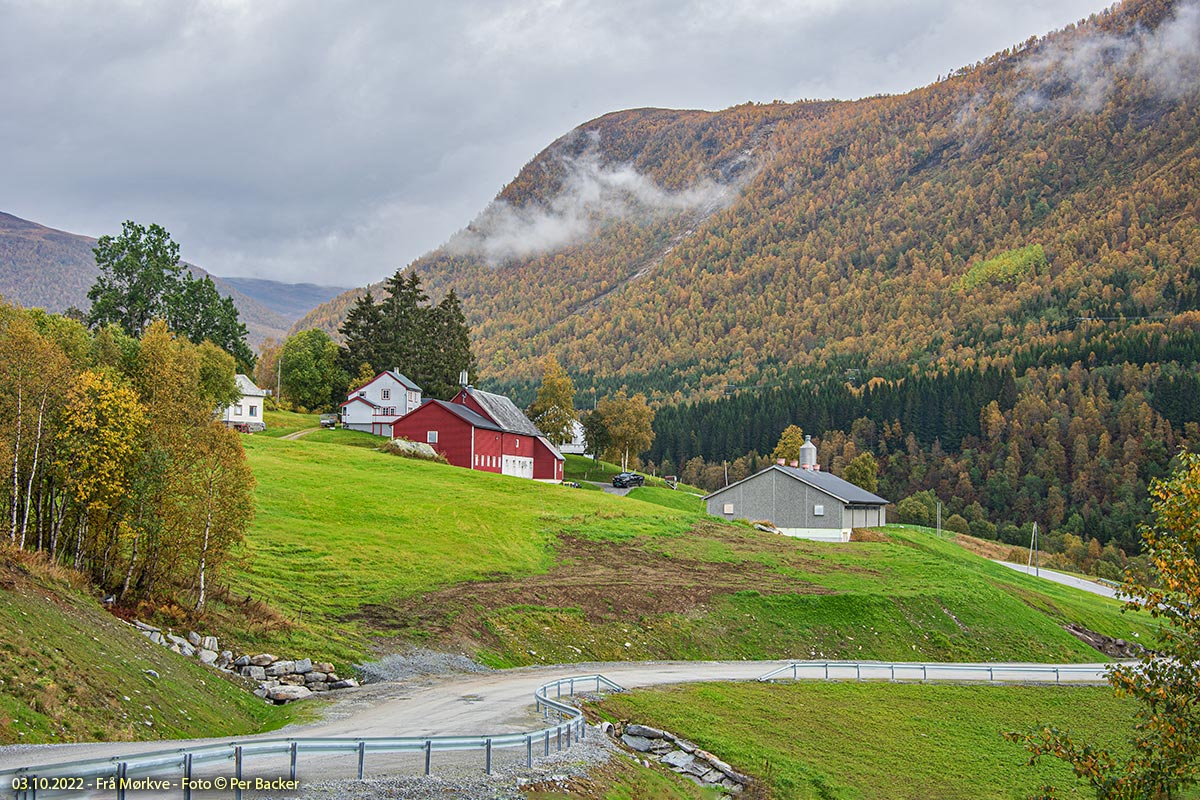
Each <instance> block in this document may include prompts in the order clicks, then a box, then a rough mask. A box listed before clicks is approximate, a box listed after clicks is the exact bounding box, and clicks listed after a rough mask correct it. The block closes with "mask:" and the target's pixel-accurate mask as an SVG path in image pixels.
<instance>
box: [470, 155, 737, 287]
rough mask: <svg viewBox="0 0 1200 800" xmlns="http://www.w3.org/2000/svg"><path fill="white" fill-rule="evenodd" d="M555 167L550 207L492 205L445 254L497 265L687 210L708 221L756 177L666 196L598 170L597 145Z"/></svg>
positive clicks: (646, 181) (609, 168)
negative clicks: (615, 226) (623, 222)
mask: <svg viewBox="0 0 1200 800" xmlns="http://www.w3.org/2000/svg"><path fill="white" fill-rule="evenodd" d="M559 161H560V164H561V166H562V169H563V181H562V189H561V190H560V191H559V192H558V193H557V194H556V195H555V196H554V197H553V198H551V200H550V201H549V203H546V204H541V203H534V204H531V205H528V206H521V207H518V206H514V205H512V204H511V203H508V202H507V201H505V200H503V199H500V200H494V201H493V202H491V203H489V204H488V206H487V208H485V209H484V211H483V213H482V214H480V215H479V216H478V217H477V218H476V219H475V220H474V221H473V222H472V223H471V224H470V226H469V227H467V228H466V229H465V230H463V231H460V232H459V233H457V234H455V235H454V236H453V237H452V238H451V239H450V241H449V243H448V244H447V248H448V249H449V250H450V252H452V253H460V254H466V253H469V254H473V255H477V256H481V257H483V258H484V259H486V260H487V261H488V262H489V263H491V264H493V265H495V264H498V263H500V262H502V261H504V260H507V259H510V258H525V257H529V256H532V255H536V254H539V253H545V252H550V251H554V250H559V249H562V248H564V247H566V246H568V245H573V244H578V243H580V242H583V241H586V240H587V239H588V238H590V237H591V236H593V235H594V234H595V233H596V232H597V231H598V230H599V229H600V228H601V227H602V226H603V225H604V224H605V223H606V222H609V221H612V220H615V219H629V218H635V219H640V220H648V219H650V218H652V217H654V216H657V215H662V214H671V213H678V212H685V211H693V212H698V213H700V214H701V215H706V214H710V213H712V212H713V211H716V210H717V209H719V208H724V207H725V206H727V205H729V204H730V203H731V202H733V200H734V198H736V197H737V194H738V191H739V190H740V188H741V186H742V185H744V183H745V181H746V180H747V179H748V177H749V176H750V173H751V172H752V171H753V170H746V171H745V172H744V174H743V175H742V176H741V177H740V178H739V180H738V181H737V182H736V183H717V182H715V181H713V180H711V179H705V180H703V181H700V182H698V183H696V184H694V185H693V186H690V187H688V188H687V189H683V190H681V191H678V192H671V191H667V190H665V189H663V188H662V187H660V186H658V185H657V184H656V183H655V182H654V181H653V179H651V178H649V177H647V176H645V175H642V174H641V173H639V172H638V171H637V170H636V169H634V167H633V166H632V165H630V164H617V165H604V164H602V163H601V160H600V154H599V151H598V149H597V147H596V146H595V142H593V145H592V146H591V147H590V148H589V149H588V150H586V151H585V152H584V153H583V154H582V155H580V156H578V157H572V158H567V157H564V156H559Z"/></svg>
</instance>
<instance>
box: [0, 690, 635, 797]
mask: <svg viewBox="0 0 1200 800" xmlns="http://www.w3.org/2000/svg"><path fill="white" fill-rule="evenodd" d="M577 689H580V690H585V691H586V690H593V689H594V691H596V692H600V691H614V692H620V691H624V689H623V688H622V687H621V686H619V685H618V684H616V683H614V682H613V681H611V680H609V679H608V678H606V677H604V676H603V675H582V676H574V677H570V678H561V679H559V680H556V681H551V682H550V683H547V684H544V685H542V686H540V687H538V688H537V690H536V691H534V693H533V697H534V705H535V708H536V710H537V711H540V712H542V717H543V718H544V719H550V718H551V716H552V715H553V716H554V718H555V719H557V722H556V723H554V724H550V725H547V726H546V727H544V728H539V729H538V730H536V731H527V732H524V733H500V734H479V735H477V736H423V737H363V738H334V737H326V738H287V739H247V740H243V741H236V740H235V741H231V742H221V743H218V744H205V745H194V746H189V747H180V748H176V749H173V750H159V751H155V752H150V753H140V754H135V755H128V756H113V757H111V758H103V759H92V760H88V761H70V762H63V763H57V764H43V765H37V766H28V767H17V768H16V769H7V770H0V787H4V790H6V791H11V792H12V795H11V796H12V797H13V798H15V800H36V798H37V796H38V794H39V792H40V793H41V794H42V795H43V796H46V795H47V794H51V793H61V792H64V791H67V792H78V791H83V790H85V789H86V790H92V789H94V788H95V786H96V784H95V781H96V780H97V779H111V780H112V781H113V785H112V789H113V790H114V791H115V792H116V796H117V798H118V800H125V796H126V791H127V788H128V787H127V783H126V782H127V781H128V780H129V779H130V778H131V777H132V776H135V775H143V776H145V775H160V774H165V773H174V774H177V775H178V776H179V778H180V783H179V786H180V790H181V792H182V795H183V797H184V799H185V800H190V798H191V795H192V791H193V790H196V791H208V790H211V789H213V788H216V789H225V788H228V789H232V790H233V794H234V797H235V798H236V800H241V797H242V786H241V784H242V782H243V781H244V778H243V775H244V772H243V770H244V767H245V764H246V762H247V760H249V759H253V758H254V757H256V756H266V755H274V756H281V755H286V756H287V757H288V762H289V770H288V774H289V780H291V781H294V780H296V775H297V767H298V763H299V760H300V756H301V755H302V754H304V753H346V754H348V755H351V756H354V757H356V758H357V761H358V779H359V780H362V779H363V776H364V775H365V774H366V760H367V754H368V753H421V754H424V757H425V758H424V761H425V774H426V775H429V774H430V773H431V772H432V769H433V754H434V753H435V752H451V751H462V750H482V751H484V753H485V756H484V759H485V760H484V770H485V771H486V772H487V773H488V774H489V775H490V774H491V772H492V751H493V750H497V749H506V748H516V747H524V748H525V763H526V766H533V758H534V751H535V750H536V751H538V752H539V753H540V754H541V755H543V756H548V755H550V751H551V747H553V748H554V749H555V750H556V751H558V750H562V749H563V747H564V744H565V746H566V747H568V748H569V747H570V746H571V744H572V742H573V741H578V740H580V739H583V738H585V736H586V735H587V724H586V722H585V721H584V718H583V712H581V711H580V710H579V709H577V708H575V706H573V705H571V704H570V703H567V702H564V701H563V700H562V697H563V695H564V690H565V692H566V696H568V697H571V696H574V694H575V692H576V690H577ZM552 693H553V694H554V696H553V697H551V694H552ZM230 761H232V762H233V776H232V779H225V780H224V784H223V785H218V786H215V787H214V786H213V781H212V780H208V779H206V780H207V783H206V782H205V781H201V780H199V779H198V778H196V777H195V775H194V769H195V768H196V767H197V766H199V765H203V764H213V763H221V762H230Z"/></svg>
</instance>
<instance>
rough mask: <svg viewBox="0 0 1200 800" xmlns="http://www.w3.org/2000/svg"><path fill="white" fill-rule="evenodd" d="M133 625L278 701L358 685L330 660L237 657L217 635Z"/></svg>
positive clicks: (155, 640)
mask: <svg viewBox="0 0 1200 800" xmlns="http://www.w3.org/2000/svg"><path fill="white" fill-rule="evenodd" d="M133 626H134V627H135V628H137V630H138V631H139V632H140V633H141V634H142V635H144V636H145V637H146V638H148V639H149V640H150V641H152V642H154V643H155V644H161V645H162V646H163V647H166V648H168V649H170V650H171V652H173V653H179V654H180V655H181V656H184V657H185V658H195V659H196V660H197V661H199V662H200V663H201V664H206V665H207V666H210V667H212V668H213V669H218V670H220V671H222V672H228V673H231V674H235V675H241V676H242V677H243V678H248V679H249V680H251V681H254V682H255V683H257V684H258V688H256V689H255V690H254V694H256V695H257V696H259V697H262V698H264V699H266V700H270V701H272V702H274V703H276V704H283V703H289V702H291V701H293V700H303V699H304V698H305V697H311V696H312V695H313V694H315V693H318V692H328V691H330V690H333V689H351V688H353V687H356V686H358V681H356V680H355V679H354V678H339V677H338V676H337V674H336V673H335V672H334V670H333V664H330V663H329V662H326V661H318V662H316V663H314V662H313V661H312V660H311V659H308V658H301V659H294V660H290V661H289V660H285V659H281V658H279V657H278V656H275V655H271V654H270V653H258V654H257V655H249V654H243V655H240V656H237V657H236V658H235V657H234V655H233V651H232V650H221V649H220V645H219V642H218V641H217V637H215V636H201V635H200V634H198V633H196V632H195V631H188V634H187V636H186V637H185V636H178V635H176V634H174V633H171V632H169V631H168V632H167V633H163V631H162V630H161V629H160V628H156V627H154V626H153V625H147V624H146V623H144V622H138V621H137V620H134V621H133Z"/></svg>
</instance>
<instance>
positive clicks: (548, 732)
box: [543, 730, 550, 756]
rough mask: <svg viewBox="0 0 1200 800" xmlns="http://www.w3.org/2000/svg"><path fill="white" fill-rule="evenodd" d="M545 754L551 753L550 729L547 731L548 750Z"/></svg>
mask: <svg viewBox="0 0 1200 800" xmlns="http://www.w3.org/2000/svg"><path fill="white" fill-rule="evenodd" d="M543 755H547V756H548V755H550V731H549V730H547V731H546V752H545V753H544V754H543Z"/></svg>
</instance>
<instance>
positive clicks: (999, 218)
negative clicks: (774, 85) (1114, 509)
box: [296, 0, 1200, 403]
mask: <svg viewBox="0 0 1200 800" xmlns="http://www.w3.org/2000/svg"><path fill="white" fill-rule="evenodd" d="M1198 17H1200V14H1197V13H1195V9H1194V7H1193V4H1191V3H1183V2H1180V3H1175V2H1167V1H1166V0H1127V2H1125V3H1123V4H1121V5H1120V6H1118V7H1116V8H1115V9H1113V10H1110V11H1108V12H1105V13H1102V14H1097V15H1093V16H1092V17H1091V18H1089V19H1088V20H1085V21H1083V22H1081V23H1080V24H1078V25H1074V26H1068V27H1067V28H1065V29H1063V30H1061V31H1057V32H1054V33H1052V34H1049V35H1047V36H1042V37H1033V38H1031V39H1029V40H1027V41H1026V42H1024V43H1022V44H1020V45H1017V46H1015V47H1013V48H1009V49H1007V50H1005V51H1002V52H1000V53H997V54H995V55H993V56H991V57H990V58H988V59H986V60H984V61H982V62H979V63H978V64H975V65H972V66H969V67H965V68H963V69H960V70H956V71H955V72H954V73H953V74H952V75H951V76H950V77H948V78H947V79H945V80H942V81H939V82H937V83H934V84H930V85H929V86H925V87H921V88H919V89H916V90H913V91H912V92H909V93H906V94H903V95H889V96H880V97H871V98H865V99H862V100H856V101H830V102H820V103H817V102H802V103H772V104H764V105H756V104H745V105H741V106H735V107H733V108H730V109H726V110H724V111H719V112H696V111H671V110H665V109H641V110H629V111H621V112H614V113H612V114H607V115H604V116H602V117H599V118H597V119H595V120H592V121H590V122H587V123H584V124H583V125H581V126H579V127H578V128H577V129H575V130H574V131H571V132H569V133H568V134H567V135H565V136H564V137H561V138H560V139H559V140H557V141H556V142H554V143H552V144H551V145H550V146H549V147H547V148H546V149H545V150H543V151H542V152H541V153H539V154H538V155H537V156H536V157H535V158H534V159H532V160H531V161H530V163H529V164H527V165H526V166H525V167H524V168H523V169H522V170H521V171H520V172H519V173H518V175H517V176H516V177H515V178H514V179H513V181H512V182H511V183H509V184H508V185H507V186H505V187H504V188H503V189H502V190H501V191H500V193H499V194H498V195H497V198H496V200H495V201H494V202H493V203H492V204H491V205H490V206H489V207H488V209H485V211H484V212H483V213H481V215H480V216H479V217H478V218H477V219H476V220H475V221H473V222H472V223H471V224H470V225H468V226H467V227H466V228H465V229H464V231H463V232H460V234H457V235H456V236H455V237H452V238H451V240H450V241H449V242H448V243H447V244H446V245H444V246H443V247H441V248H439V249H437V250H435V251H433V252H432V253H430V254H427V255H426V256H423V257H421V258H419V259H417V260H416V261H414V262H413V264H412V265H410V266H411V268H412V269H415V270H417V271H418V273H420V274H421V276H422V278H423V280H424V282H425V285H426V287H427V290H428V291H429V293H430V294H431V295H432V296H434V297H435V298H436V297H437V296H438V295H440V294H441V293H443V292H445V291H448V290H449V289H451V288H453V289H454V290H455V291H456V293H457V294H458V296H459V297H460V299H461V300H462V303H463V308H464V310H465V312H466V313H467V316H468V320H469V321H470V322H471V323H472V325H473V328H474V331H475V335H476V348H477V354H478V356H479V361H480V367H481V374H483V375H485V376H487V377H489V378H491V379H493V380H495V381H496V382H497V383H498V384H500V385H503V386H507V387H511V388H515V389H517V390H519V391H527V389H528V387H529V385H530V384H531V382H532V381H534V380H536V376H537V374H538V371H537V361H538V359H539V358H540V357H541V355H543V354H544V353H546V352H550V351H553V352H555V353H556V355H557V356H558V358H559V360H560V362H562V363H564V365H565V366H566V367H567V368H568V369H569V370H570V371H571V372H572V374H573V376H574V377H575V379H576V385H577V386H580V387H581V388H584V389H585V390H586V388H588V387H596V388H597V389H598V390H600V391H604V390H611V389H615V388H617V387H619V386H621V385H626V386H628V387H629V388H631V389H634V390H642V391H647V392H648V393H650V394H651V395H653V396H655V397H656V398H657V399H658V400H659V401H660V402H667V403H669V402H674V401H677V400H679V399H682V398H684V397H701V396H712V395H714V394H716V393H719V392H721V391H724V389H723V388H722V387H724V386H726V385H729V384H733V385H739V386H741V385H755V384H759V385H768V384H772V383H777V382H779V381H781V380H784V379H790V378H794V377H795V376H797V375H799V374H803V373H805V372H809V371H812V370H818V371H823V372H828V371H830V370H838V369H845V368H866V370H867V372H869V373H876V372H878V371H879V370H885V371H886V370H893V371H901V372H903V371H904V370H908V369H911V368H913V367H914V366H915V367H916V368H918V369H923V370H924V369H934V370H944V369H950V368H955V367H963V366H987V365H989V364H991V363H993V362H995V363H998V364H1003V363H1005V362H1006V360H1007V359H1008V351H1009V350H1010V348H1011V345H1012V343H1013V342H1014V341H1016V340H1020V341H1030V342H1041V343H1045V344H1052V343H1054V342H1055V341H1057V338H1058V336H1057V332H1056V326H1058V325H1060V324H1061V323H1062V321H1063V320H1066V319H1069V318H1072V317H1080V316H1125V317H1131V316H1141V315H1146V314H1151V315H1154V314H1157V315H1165V316H1167V317H1171V316H1173V315H1174V314H1175V313H1178V312H1180V311H1186V310H1187V309H1184V308H1177V307H1176V304H1175V303H1174V300H1173V298H1175V297H1178V296H1179V295H1180V294H1186V293H1187V292H1188V291H1190V289H1189V287H1190V281H1191V278H1189V277H1188V275H1187V274H1186V270H1185V269H1184V268H1183V267H1182V266H1181V265H1182V264H1186V263H1188V262H1189V261H1193V260H1194V259H1195V258H1196V257H1197V255H1198V254H1200V242H1198V241H1197V236H1196V225H1195V220H1196V218H1197V195H1196V191H1195V188H1194V187H1195V186H1196V185H1197V184H1196V180H1195V177H1196V176H1197V175H1198V174H1200V154H1198V152H1197V148H1196V146H1195V144H1194V143H1195V142H1196V141H1197V140H1200V118H1198V115H1197V111H1196V106H1197V96H1198V91H1197V86H1198V85H1200V79H1198V77H1200V76H1198V75H1197V67H1196V64H1197V58H1196V55H1195V52H1194V51H1195V46H1194V44H1193V45H1191V49H1189V50H1187V51H1186V52H1176V51H1173V50H1172V49H1171V47H1172V46H1173V45H1172V44H1171V43H1172V42H1173V41H1176V39H1181V40H1183V41H1185V42H1186V41H1189V36H1190V34H1191V33H1193V32H1196V33H1197V36H1200V30H1197V28H1200V26H1198V25H1197V23H1196V20H1197V18H1198ZM1181 34H1186V35H1181ZM1195 39H1196V37H1191V41H1193V42H1194V41H1195ZM1093 52H1100V53H1101V56H1100V57H1096V58H1092V60H1090V61H1089V60H1088V58H1090V56H1089V54H1090V53H1093ZM1164 75H1172V76H1174V78H1176V79H1178V80H1176V82H1175V83H1174V84H1171V85H1168V82H1167V81H1166V80H1165V79H1164V77H1163V76H1164ZM747 151H749V153H750V155H748V156H747ZM738 158H742V159H744V160H749V161H750V162H751V163H752V165H753V170H752V174H749V175H748V176H747V178H746V180H745V183H744V184H741V185H737V186H736V191H733V192H730V193H729V195H728V196H727V198H726V202H724V203H723V204H722V205H721V206H720V207H719V208H717V209H716V210H715V211H713V213H711V214H709V215H707V216H706V217H705V218H704V219H703V220H702V221H700V222H699V223H698V224H697V225H696V226H695V230H694V231H692V232H691V234H690V235H688V236H685V237H683V238H682V239H681V240H680V241H679V242H678V243H677V244H676V245H675V246H674V247H673V248H672V249H670V250H669V251H668V247H671V243H672V241H673V239H674V238H675V237H678V236H679V235H680V234H681V233H683V232H684V231H687V230H689V228H690V226H689V225H688V224H687V216H688V214H689V213H691V212H692V211H693V210H694V208H695V206H689V205H688V204H687V203H686V202H684V200H685V199H686V198H687V196H688V192H693V191H696V190H697V187H703V186H705V185H711V186H716V187H718V188H720V187H726V188H728V187H729V186H731V184H730V183H729V182H723V181H722V177H723V175H722V167H723V166H727V165H728V164H730V163H734V161H735V160H736V159H738ZM639 180H640V181H643V182H644V183H646V184H652V186H653V187H654V189H653V191H657V194H653V191H652V190H651V189H648V188H647V187H646V185H644V184H643V183H639V182H638V181H639ZM706 181H707V182H708V184H706V183H705V182H706ZM581 187H582V188H581ZM583 189H596V193H594V194H596V195H597V196H599V197H600V200H599V201H594V202H591V204H590V205H589V204H588V203H587V202H583V203H575V202H574V201H575V200H576V199H578V197H581V196H584V195H585V194H586V193H585V192H584V191H583ZM609 190H611V191H612V193H613V194H614V195H615V196H616V197H617V201H615V208H616V209H617V211H616V213H609V212H611V211H612V209H613V207H614V202H610V200H611V198H607V197H606V195H605V194H604V193H605V192H606V191H609ZM564 198H565V199H564ZM647 198H649V203H650V205H651V206H654V203H655V202H657V203H658V206H657V207H654V208H652V212H653V213H642V210H641V208H640V207H639V206H638V204H639V203H642V205H645V203H644V202H643V201H646V199H647ZM585 199H586V198H585ZM631 209H633V210H632V211H631ZM663 209H665V211H664V210H663ZM635 211H636V212H637V213H634V212H635ZM660 212H661V213H660ZM497 220H499V221H500V222H501V223H504V224H506V225H507V227H503V226H501V227H499V228H496V227H493V229H492V230H490V231H489V229H488V226H489V225H492V226H495V225H496V221H497ZM572 226H574V227H573V228H572ZM568 229H569V230H568ZM497 230H498V231H499V233H497ZM562 230H567V233H568V234H570V233H572V231H573V232H574V235H567V236H564V237H560V238H559V239H557V240H554V241H553V242H552V243H551V244H549V245H547V246H545V247H542V248H540V249H537V248H534V247H531V246H530V245H529V242H530V241H534V240H537V238H538V237H539V236H540V237H542V239H543V240H546V239H548V238H550V237H548V236H547V235H546V232H547V231H550V232H551V233H557V232H560V231H562ZM522 237H523V238H522ZM1032 245H1040V246H1041V247H1043V249H1044V252H1045V254H1046V257H1047V263H1046V266H1045V268H1044V269H1042V270H1041V271H1040V272H1032V273H1030V274H1028V275H1023V276H1021V277H1019V278H1018V279H1015V280H1014V279H996V280H989V281H985V282H983V283H982V284H980V285H978V286H974V287H972V288H971V289H969V290H963V289H962V288H961V287H959V286H958V284H959V282H960V279H961V277H962V276H963V275H964V274H966V273H967V272H968V271H969V270H970V269H971V268H972V267H973V266H975V265H978V264H981V263H984V262H987V261H988V260H990V259H996V258H1000V257H1003V256H1005V254H1006V253H1010V252H1016V251H1020V250H1021V249H1022V248H1026V247H1030V246H1032ZM521 248H524V250H522V249H521ZM658 256H661V257H662V260H661V262H658V263H657V264H656V265H655V266H653V267H651V268H650V270H649V271H648V272H647V274H645V275H644V276H643V277H641V278H639V279H638V280H637V281H635V282H633V283H627V281H628V280H629V279H630V278H631V277H632V275H634V274H636V273H637V272H638V267H637V265H645V264H649V263H652V262H654V261H655V259H656V258H657V257H658ZM622 284H624V286H622ZM357 291H358V292H360V291H361V290H357ZM598 298H603V299H602V300H598ZM352 299H353V293H352V294H351V295H343V296H342V297H339V298H337V299H335V301H334V302H333V303H331V304H328V305H326V306H322V307H318V308H317V309H314V310H313V312H312V313H310V314H309V315H308V316H307V317H305V318H304V319H303V320H301V321H300V322H299V323H297V326H296V328H297V329H298V328H301V327H305V326H311V325H320V326H322V327H325V328H326V329H327V330H330V331H335V330H336V327H337V323H338V321H339V320H340V317H341V314H342V313H343V311H342V308H344V307H348V305H349V302H350V301H351V300H352ZM589 304H594V305H589ZM569 309H579V310H580V311H581V313H578V314H568V313H564V312H566V311H567V310H569ZM630 342H636V343H637V346H636V347H631V346H630Z"/></svg>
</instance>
